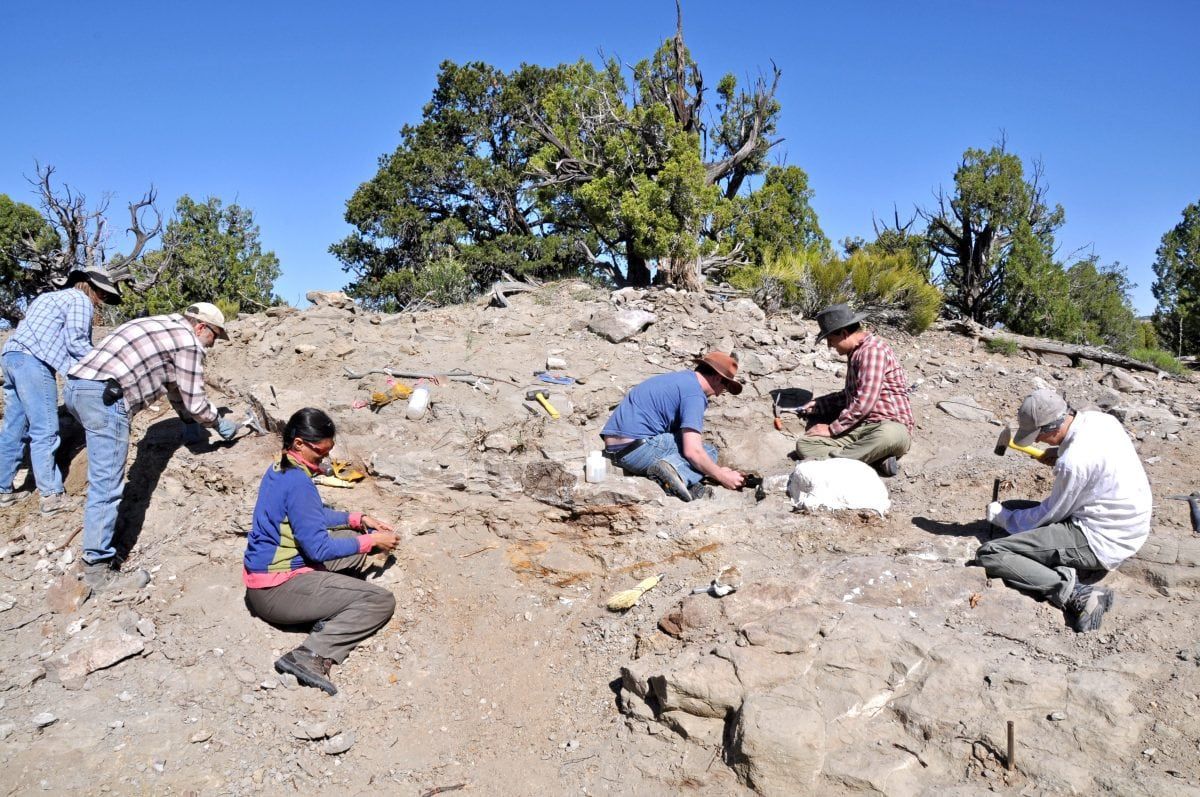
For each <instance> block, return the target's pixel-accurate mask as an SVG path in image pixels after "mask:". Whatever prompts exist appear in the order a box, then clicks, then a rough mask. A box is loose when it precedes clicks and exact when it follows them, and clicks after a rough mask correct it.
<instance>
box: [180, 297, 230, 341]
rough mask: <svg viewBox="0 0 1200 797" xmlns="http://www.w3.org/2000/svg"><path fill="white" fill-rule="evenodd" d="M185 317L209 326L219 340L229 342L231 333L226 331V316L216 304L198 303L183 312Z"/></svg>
mask: <svg viewBox="0 0 1200 797" xmlns="http://www.w3.org/2000/svg"><path fill="white" fill-rule="evenodd" d="M183 317H184V318H190V319H192V320H193V321H199V322H200V323H202V324H208V325H209V326H210V327H212V328H213V329H214V330H215V331H216V333H217V337H218V338H220V339H221V340H229V333H228V332H226V331H225V314H224V313H222V312H221V308H219V307H217V306H216V305H215V304H209V303H208V302H196V303H195V304H193V305H190V306H189V307H188V309H186V310H184V311H183Z"/></svg>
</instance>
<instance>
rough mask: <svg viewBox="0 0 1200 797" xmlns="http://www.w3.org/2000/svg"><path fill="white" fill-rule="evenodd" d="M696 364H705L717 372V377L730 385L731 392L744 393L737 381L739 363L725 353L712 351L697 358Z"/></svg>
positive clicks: (734, 393)
mask: <svg viewBox="0 0 1200 797" xmlns="http://www.w3.org/2000/svg"><path fill="white" fill-rule="evenodd" d="M696 363H697V364H699V363H704V364H705V365H707V366H708V367H709V368H711V369H713V370H714V371H716V373H717V375H718V376H720V377H721V378H722V379H724V380H725V382H726V384H728V385H729V388H728V389H729V392H730V393H732V394H733V395H735V396H736V395H738V394H739V393H741V392H742V383H741V382H739V381H738V379H737V372H738V362H737V360H735V359H734V358H733V357H731V356H729V355H728V354H726V353H725V352H723V351H710V352H708V353H706V354H705V355H704V356H702V357H697V358H696Z"/></svg>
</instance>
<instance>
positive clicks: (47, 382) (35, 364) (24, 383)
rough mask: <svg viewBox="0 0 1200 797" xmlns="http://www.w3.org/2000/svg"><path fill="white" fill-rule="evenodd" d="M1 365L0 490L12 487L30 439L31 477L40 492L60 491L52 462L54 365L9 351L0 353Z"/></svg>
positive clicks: (55, 430)
mask: <svg viewBox="0 0 1200 797" xmlns="http://www.w3.org/2000/svg"><path fill="white" fill-rule="evenodd" d="M0 367H2V368H3V369H4V428H3V430H0V493H11V492H12V491H13V478H15V477H16V475H17V468H18V467H20V465H21V456H22V455H23V454H24V453H25V441H26V440H28V441H29V461H30V463H31V464H32V465H33V480H34V482H36V483H37V488H38V492H39V493H41V494H42V495H55V494H56V493H61V492H62V491H63V481H62V474H61V473H59V471H58V466H57V465H56V464H54V454H55V452H57V451H58V443H59V438H58V383H57V382H55V381H54V369H53V368H51V367H50V366H48V365H46V364H45V363H44V362H42V361H41V360H39V359H38V358H37V357H34V356H33V355H32V354H24V353H22V352H19V351H10V352H8V353H7V354H5V355H4V356H3V357H0Z"/></svg>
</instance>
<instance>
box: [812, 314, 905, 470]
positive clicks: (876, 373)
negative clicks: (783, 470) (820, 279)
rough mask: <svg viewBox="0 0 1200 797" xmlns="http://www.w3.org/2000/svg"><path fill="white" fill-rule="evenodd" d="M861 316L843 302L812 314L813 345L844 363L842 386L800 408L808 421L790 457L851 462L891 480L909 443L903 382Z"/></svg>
mask: <svg viewBox="0 0 1200 797" xmlns="http://www.w3.org/2000/svg"><path fill="white" fill-rule="evenodd" d="M865 318H866V315H865V314H863V313H854V312H852V311H851V310H850V308H849V307H847V306H846V305H844V304H835V305H833V306H831V307H827V308H825V309H824V310H822V311H821V312H819V313H817V324H818V326H820V328H821V333H820V334H819V335H817V343H820V342H821V341H822V340H824V341H825V342H826V344H827V345H828V346H829V348H831V349H833V350H834V351H836V352H837V353H838V354H840V355H842V356H843V357H845V358H846V359H847V365H846V387H845V389H844V390H841V391H839V392H837V393H830V394H828V395H825V396H821V397H820V398H816V399H813V400H812V401H810V402H808V403H807V404H805V405H804V406H803V407H801V408H800V410H799V413H800V414H801V415H804V416H807V417H808V418H809V420H811V421H812V423H811V425H810V426H809V427H808V430H807V431H806V432H805V433H804V436H803V437H801V438H800V439H799V440H797V441H796V456H797V458H799V459H825V458H827V457H844V458H846V459H857V460H860V461H862V462H865V463H867V464H868V465H872V466H874V467H875V469H876V470H877V471H879V473H880V474H881V475H883V476H895V475H896V474H897V473H899V472H900V465H899V458H900V457H902V456H904V455H905V454H906V453H908V448H909V446H910V445H911V443H912V429H913V416H912V406H911V405H910V404H909V402H908V379H907V378H906V377H905V375H904V369H903V368H902V367H901V366H900V363H899V362H898V361H897V360H896V354H895V352H893V351H892V347H891V346H889V345H888V344H887V343H886V342H885V341H884V340H883V339H882V338H878V337H876V336H875V335H874V334H872V333H871V332H868V331H867V330H866V329H863V327H862V326H861V323H862V321H863V320H864V319H865Z"/></svg>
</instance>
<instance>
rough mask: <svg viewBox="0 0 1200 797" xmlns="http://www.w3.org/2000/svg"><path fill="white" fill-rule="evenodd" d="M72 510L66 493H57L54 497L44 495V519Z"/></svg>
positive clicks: (42, 507)
mask: <svg viewBox="0 0 1200 797" xmlns="http://www.w3.org/2000/svg"><path fill="white" fill-rule="evenodd" d="M70 508H71V502H70V501H68V500H67V494H66V493H55V494H54V495H43V496H42V500H41V512H42V517H50V516H51V515H57V514H58V513H59V512H62V511H64V510H67V509H70Z"/></svg>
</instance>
